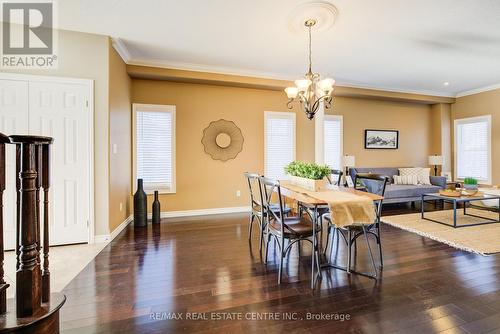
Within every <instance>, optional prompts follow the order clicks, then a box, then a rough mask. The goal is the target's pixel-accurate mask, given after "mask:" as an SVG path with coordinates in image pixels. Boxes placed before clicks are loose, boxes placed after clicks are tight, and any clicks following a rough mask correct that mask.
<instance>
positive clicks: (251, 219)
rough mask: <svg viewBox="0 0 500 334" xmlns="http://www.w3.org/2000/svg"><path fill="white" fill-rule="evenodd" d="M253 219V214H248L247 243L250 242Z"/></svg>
mask: <svg viewBox="0 0 500 334" xmlns="http://www.w3.org/2000/svg"><path fill="white" fill-rule="evenodd" d="M254 219H255V215H254V213H253V212H252V213H250V224H249V225H248V241H250V240H252V225H253V220H254Z"/></svg>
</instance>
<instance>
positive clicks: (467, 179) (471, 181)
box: [464, 177, 477, 186]
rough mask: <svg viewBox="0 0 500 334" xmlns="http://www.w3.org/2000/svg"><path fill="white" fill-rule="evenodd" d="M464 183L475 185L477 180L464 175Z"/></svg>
mask: <svg viewBox="0 0 500 334" xmlns="http://www.w3.org/2000/svg"><path fill="white" fill-rule="evenodd" d="M464 184H465V185H468V186H477V180H476V179H475V178H473V177H466V178H465V179H464Z"/></svg>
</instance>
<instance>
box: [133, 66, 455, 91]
mask: <svg viewBox="0 0 500 334" xmlns="http://www.w3.org/2000/svg"><path fill="white" fill-rule="evenodd" d="M126 63H127V65H135V66H147V67H156V68H162V69H172V70H183V71H193V72H205V73H215V74H222V75H234V76H245V77H252V78H257V79H263V78H265V79H273V80H282V81H291V82H293V81H294V80H295V79H297V78H296V77H295V78H291V77H289V76H286V75H283V74H278V73H270V72H259V71H252V70H235V69H234V68H227V67H218V66H207V65H199V64H191V63H180V62H167V61H160V60H155V61H152V60H147V59H131V60H129V61H128V62H126ZM336 86H342V87H349V88H360V89H370V90H380V91H386V92H393V93H402V94H419V95H428V96H435V97H447V98H454V97H455V95H454V94H450V93H443V92H435V91H425V90H410V89H406V90H405V89H397V88H391V87H386V86H369V85H360V84H353V83H349V82H342V81H337V83H336Z"/></svg>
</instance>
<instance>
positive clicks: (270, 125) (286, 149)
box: [264, 111, 295, 179]
mask: <svg viewBox="0 0 500 334" xmlns="http://www.w3.org/2000/svg"><path fill="white" fill-rule="evenodd" d="M294 160H295V113H291V112H270V111H266V112H265V114H264V174H265V176H266V177H269V178H272V179H284V178H286V175H285V171H284V168H285V166H286V165H288V164H289V163H290V162H292V161H294Z"/></svg>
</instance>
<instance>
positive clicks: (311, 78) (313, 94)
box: [285, 19, 335, 120]
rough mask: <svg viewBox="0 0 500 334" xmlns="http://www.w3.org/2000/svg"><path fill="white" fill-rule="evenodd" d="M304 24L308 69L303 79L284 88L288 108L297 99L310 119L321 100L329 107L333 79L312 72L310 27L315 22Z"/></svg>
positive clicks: (308, 21)
mask: <svg viewBox="0 0 500 334" xmlns="http://www.w3.org/2000/svg"><path fill="white" fill-rule="evenodd" d="M304 24H305V26H306V27H307V29H308V31H309V71H308V72H307V73H306V75H305V78H304V79H297V80H295V82H294V83H295V87H287V88H285V93H286V95H287V97H288V103H287V106H288V108H289V109H292V108H293V105H292V103H293V102H294V101H298V102H299V103H300V104H301V105H302V109H303V110H304V112H305V113H306V116H307V118H308V119H310V120H312V119H313V118H314V115H315V114H316V112H317V111H318V109H319V107H320V104H321V102H323V103H324V106H325V108H326V109H329V108H331V103H332V93H333V90H334V88H333V86H334V85H335V80H333V79H332V78H325V79H323V80H321V76H320V75H319V73H313V71H312V51H311V49H312V48H311V45H312V43H311V29H312V27H313V26H314V25H315V24H316V20H313V19H309V20H307V21H306V22H305V23H304Z"/></svg>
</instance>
